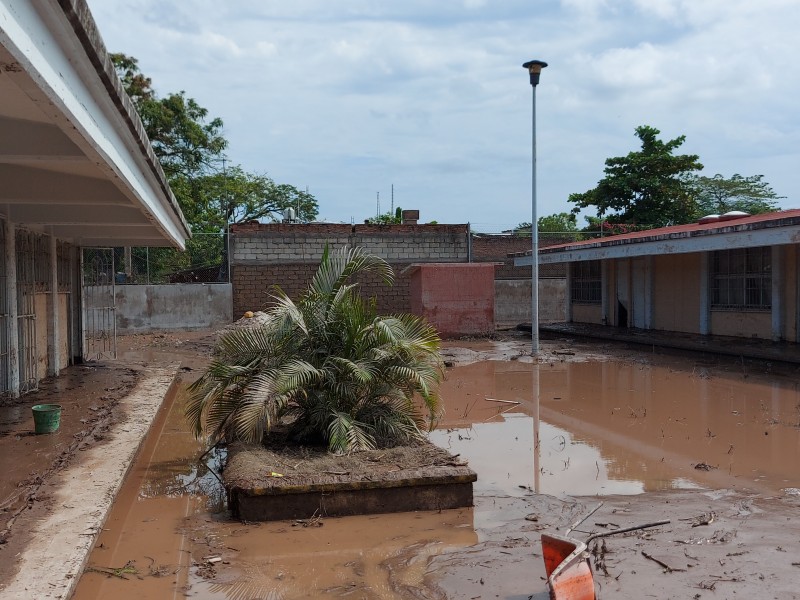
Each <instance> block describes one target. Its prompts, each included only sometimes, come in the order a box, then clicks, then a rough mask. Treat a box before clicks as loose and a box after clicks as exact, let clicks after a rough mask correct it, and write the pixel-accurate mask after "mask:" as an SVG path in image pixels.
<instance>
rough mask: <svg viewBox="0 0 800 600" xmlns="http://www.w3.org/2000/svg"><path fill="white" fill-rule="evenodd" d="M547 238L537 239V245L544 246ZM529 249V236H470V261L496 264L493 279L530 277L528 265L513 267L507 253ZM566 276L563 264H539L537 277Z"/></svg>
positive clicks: (512, 261) (511, 259) (512, 262)
mask: <svg viewBox="0 0 800 600" xmlns="http://www.w3.org/2000/svg"><path fill="white" fill-rule="evenodd" d="M549 241H552V240H549V239H548V238H546V237H542V238H540V239H539V245H540V247H541V246H546V245H547V244H548V242H549ZM530 249H531V238H530V236H529V237H525V236H519V235H486V234H475V235H473V236H472V261H473V262H494V263H502V264H498V266H497V267H496V269H495V275H494V278H495V279H530V278H531V268H530V267H515V266H514V259H513V258H509V256H508V255H509V254H514V253H518V252H528V251H530ZM561 277H566V267H565V266H564V265H563V264H555V265H540V266H539V278H540V279H550V278H561Z"/></svg>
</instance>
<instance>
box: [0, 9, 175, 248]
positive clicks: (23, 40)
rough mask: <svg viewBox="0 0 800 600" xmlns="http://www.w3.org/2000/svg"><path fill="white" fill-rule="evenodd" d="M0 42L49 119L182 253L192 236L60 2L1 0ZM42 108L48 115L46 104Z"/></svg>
mask: <svg viewBox="0 0 800 600" xmlns="http://www.w3.org/2000/svg"><path fill="white" fill-rule="evenodd" d="M43 15H47V16H48V19H45V18H44V17H43ZM56 28H57V29H56ZM0 43H1V44H2V45H3V46H5V48H6V50H7V51H8V52H9V53H11V54H12V55H13V56H14V57H15V59H16V60H17V61H18V62H19V64H20V66H22V67H23V68H24V70H25V71H26V73H27V75H28V77H30V79H31V80H32V81H33V82H34V85H35V86H36V87H37V88H38V89H39V90H41V92H42V93H43V94H44V96H45V97H46V99H47V101H48V102H49V103H50V104H52V105H53V107H54V108H55V109H56V110H54V111H52V114H49V116H50V117H52V118H53V119H54V121H55V122H56V123H57V124H59V125H60V126H61V127H62V130H64V132H65V133H67V135H70V134H71V133H72V132H73V131H76V132H77V134H78V135H72V136H71V137H72V138H73V141H75V142H76V143H77V144H78V145H79V146H80V147H81V148H82V149H84V150H88V151H89V152H90V154H94V155H96V156H97V157H98V158H99V159H100V163H101V164H99V165H98V166H100V167H101V168H103V167H106V168H105V169H104V170H105V171H106V172H108V173H109V176H111V178H112V179H118V180H119V181H118V185H121V186H122V187H124V188H125V189H126V190H128V193H129V194H130V196H132V197H133V198H135V200H136V201H138V202H139V203H140V204H141V205H142V206H143V208H144V209H145V211H146V212H147V213H148V214H150V215H152V217H153V220H154V223H155V224H157V225H158V227H159V229H161V230H162V231H163V233H164V235H165V237H167V238H168V239H169V240H170V241H171V242H172V243H173V244H174V245H175V246H178V247H179V248H181V249H184V248H185V239H186V237H188V236H189V235H190V234H189V232H188V230H187V229H186V227H185V224H184V223H183V222H182V221H181V219H180V218H178V216H177V215H176V214H175V212H174V211H173V209H172V207H171V206H170V203H169V199H168V198H166V197H165V196H164V192H163V190H162V189H161V186H160V182H158V180H157V179H156V176H155V174H154V173H153V172H152V170H151V169H150V167H149V165H148V164H147V162H146V160H145V158H144V157H143V156H142V152H141V149H140V148H139V146H138V144H137V143H136V140H134V138H133V135H132V134H131V132H130V130H129V129H128V127H127V125H126V123H125V122H124V121H123V119H122V116H121V115H120V113H119V111H118V110H117V109H116V107H115V106H114V104H113V103H112V102H111V99H110V98H109V95H108V91H107V90H106V88H105V86H104V85H103V83H102V82H101V80H100V78H99V76H98V75H97V71H96V69H95V67H94V65H92V63H91V62H90V61H89V59H88V57H87V55H86V52H85V50H84V48H83V46H82V45H81V43H80V41H79V40H78V39H77V38H76V37H75V34H74V31H73V29H72V27H71V25H70V24H69V22H68V21H67V20H66V18H65V15H64V12H63V10H62V9H61V7H60V6H59V5H58V3H57V2H55V1H54V0H0ZM67 53H68V54H69V56H68V55H67ZM40 108H41V109H42V110H44V111H45V112H48V110H47V107H46V106H42V105H40ZM65 121H66V122H65ZM73 128H74V129H73ZM90 158H91V155H90Z"/></svg>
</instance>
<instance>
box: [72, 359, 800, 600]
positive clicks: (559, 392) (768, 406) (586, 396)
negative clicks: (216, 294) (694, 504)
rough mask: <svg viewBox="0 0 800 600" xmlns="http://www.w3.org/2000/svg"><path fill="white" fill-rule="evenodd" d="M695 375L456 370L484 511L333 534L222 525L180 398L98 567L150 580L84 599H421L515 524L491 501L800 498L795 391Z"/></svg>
mask: <svg viewBox="0 0 800 600" xmlns="http://www.w3.org/2000/svg"><path fill="white" fill-rule="evenodd" d="M687 362H688V361H686V360H685V359H684V362H683V363H681V364H678V363H679V361H677V359H675V360H672V359H665V361H664V363H663V364H659V365H647V364H640V363H636V362H630V363H625V362H612V361H609V362H583V363H580V362H576V363H554V364H543V365H540V366H539V368H536V365H532V364H531V363H522V362H515V361H510V362H491V361H490V362H481V363H476V364H473V365H469V366H465V367H457V368H453V369H450V370H448V374H447V380H446V381H445V382H444V384H443V386H442V390H441V391H442V396H443V398H445V403H446V414H445V415H444V418H443V419H442V421H441V423H440V429H439V430H437V431H435V432H433V433H432V435H431V437H432V439H433V441H434V442H435V443H437V444H439V445H441V446H443V447H445V448H448V449H449V450H450V451H452V452H453V453H457V454H460V455H461V457H463V458H466V459H468V460H469V463H470V466H471V467H472V468H473V469H474V470H475V471H477V473H478V481H477V483H476V484H475V488H474V489H475V497H476V507H475V508H474V509H465V510H452V511H443V512H441V513H436V512H428V513H401V514H393V515H374V516H365V517H345V518H340V519H326V520H325V521H324V527H307V528H304V527H301V526H293V525H292V523H290V522H279V523H267V524H249V525H245V526H243V525H242V524H240V523H234V522H231V521H229V520H228V517H227V515H226V514H225V513H221V514H218V515H214V514H213V512H214V511H215V510H218V509H219V506H220V504H219V503H220V502H221V501H222V500H223V499H224V494H223V492H222V490H221V487H220V486H219V485H218V482H217V481H216V478H215V477H214V476H213V475H212V474H211V472H210V471H209V469H208V467H209V466H211V467H213V468H215V469H216V468H218V462H219V461H220V460H221V457H219V456H216V457H215V456H212V457H210V458H209V461H210V462H209V463H208V464H206V465H200V466H199V467H198V466H196V465H197V458H198V457H199V456H200V455H201V452H202V449H201V448H200V446H199V444H198V443H197V442H196V441H195V440H194V439H193V438H192V436H191V434H189V433H188V431H187V428H186V426H185V424H184V421H183V417H182V411H181V408H180V407H181V401H180V398H179V399H177V400H176V401H175V403H174V404H173V406H172V407H171V409H170V411H169V414H168V415H161V416H160V417H159V420H158V421H157V427H154V434H153V435H151V436H150V438H148V441H147V443H146V444H145V447H144V449H143V452H142V455H141V456H140V458H139V461H138V462H137V465H136V467H135V468H134V470H133V471H132V473H131V476H129V478H128V479H127V480H126V482H125V485H124V486H123V490H122V492H121V494H120V496H119V498H118V499H117V501H116V502H115V504H114V507H113V511H112V514H111V516H110V518H109V521H108V523H107V525H106V529H105V530H104V531H103V532H102V533H101V535H100V536H99V539H98V544H97V546H96V548H95V551H94V552H93V553H92V555H91V557H90V559H89V564H90V565H97V566H112V567H117V566H120V565H124V564H126V562H127V561H134V563H135V565H136V567H137V569H138V572H139V574H140V576H141V579H133V578H131V579H129V580H120V579H118V578H114V577H106V576H103V575H101V574H98V573H93V572H87V573H84V575H83V576H82V578H81V580H80V582H79V585H78V587H77V591H76V593H75V596H74V598H76V599H77V600H87V599H94V598H110V597H114V598H117V599H118V600H124V599H126V598H136V599H137V600H138V599H140V598H146V597H153V598H165V597H181V596H189V597H194V598H203V599H217V598H219V599H225V600H243V599H246V598H256V597H257V598H274V599H278V598H280V599H281V600H289V599H292V598H302V597H318V598H323V597H340V596H346V597H358V598H389V599H394V598H397V599H400V598H407V597H420V596H419V593H418V588H419V587H420V586H422V585H423V583H424V580H425V578H426V577H430V576H431V573H429V572H428V565H429V559H430V557H431V556H434V555H436V554H440V553H445V552H447V551H448V549H451V548H463V547H467V546H470V545H474V544H475V543H476V542H477V541H478V539H479V535H478V533H476V531H478V532H480V531H481V529H482V528H486V527H492V526H502V525H503V524H504V521H503V518H504V515H503V513H502V511H500V510H495V509H493V508H492V505H493V502H492V500H491V497H492V496H524V495H526V494H532V493H534V492H537V491H538V492H542V493H547V494H553V495H563V494H570V495H595V494H599V495H604V494H636V493H641V492H645V491H650V490H663V489H670V488H691V487H697V486H703V487H731V486H738V487H740V488H750V489H757V490H758V491H765V490H766V491H769V492H777V491H778V490H779V489H781V488H785V487H790V486H793V487H797V481H798V476H800V470H798V467H797V464H796V460H795V457H796V456H797V453H798V450H800V422H799V421H800V397H799V396H798V391H797V385H796V384H795V383H794V381H791V380H789V379H788V378H787V379H780V378H770V377H769V376H767V375H758V374H753V373H742V372H739V371H736V369H735V368H733V367H731V368H730V369H729V370H726V368H724V367H720V366H718V365H700V366H697V365H695V366H694V367H692V364H691V363H690V362H688V364H689V367H688V368H687V367H686V366H685V365H686V364H687ZM673 363H674V364H673ZM679 367H681V368H679ZM681 369H682V370H681ZM537 389H538V393H536V390H537ZM537 397H538V399H539V401H538V402H537V401H536V398H537ZM696 465H701V466H703V465H705V467H706V468H707V469H708V470H703V469H696V468H695V466H696ZM208 555H212V556H213V555H219V556H220V557H221V558H220V560H221V561H223V562H222V563H221V565H225V566H224V567H222V566H221V565H220V568H219V571H218V573H217V574H216V576H215V577H214V578H212V579H208V578H203V577H202V576H201V573H200V571H201V570H202V569H204V568H208V561H207V558H208ZM228 562H230V564H227V563H228ZM206 575H208V573H206ZM415 590H416V591H415ZM532 591H533V592H535V590H532Z"/></svg>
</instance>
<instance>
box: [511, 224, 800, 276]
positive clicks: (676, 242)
mask: <svg viewBox="0 0 800 600" xmlns="http://www.w3.org/2000/svg"><path fill="white" fill-rule="evenodd" d="M798 242H800V225H790V226H784V227H764V228H761V229H750V228H744V229H741V230H739V231H729V232H725V233H715V234H705V235H697V236H692V237H681V238H676V239H664V240H653V241H647V242H624V241H621V242H620V243H616V244H611V245H608V244H607V242H600V243H598V245H597V246H593V247H589V248H580V247H576V248H573V249H565V250H562V251H559V252H548V253H540V254H539V264H543V265H547V264H555V263H567V262H580V261H584V260H602V259H608V258H635V257H637V256H655V255H661V254H689V253H692V252H711V251H713V250H731V249H734V248H756V247H759V246H777V245H784V244H797V243H798ZM531 264H532V261H531V257H530V256H521V257H518V258H515V259H514V266H515V267H525V266H530V265H531Z"/></svg>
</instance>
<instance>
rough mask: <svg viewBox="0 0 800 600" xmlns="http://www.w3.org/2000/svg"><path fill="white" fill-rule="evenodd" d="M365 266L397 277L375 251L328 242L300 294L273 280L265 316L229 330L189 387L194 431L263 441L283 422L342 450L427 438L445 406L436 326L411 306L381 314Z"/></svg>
mask: <svg viewBox="0 0 800 600" xmlns="http://www.w3.org/2000/svg"><path fill="white" fill-rule="evenodd" d="M366 272H373V273H376V274H377V275H379V276H380V277H381V278H382V279H383V280H384V281H385V282H386V283H387V284H391V283H392V281H393V277H394V274H393V272H392V268H391V267H390V266H389V265H388V264H387V263H386V262H385V261H384V260H383V259H381V258H379V257H377V256H373V255H370V254H368V253H366V252H364V251H363V250H361V249H360V248H354V249H351V250H347V249H344V248H343V249H341V250H337V251H334V252H329V251H328V249H327V248H326V249H325V252H324V254H323V257H322V262H321V264H320V266H319V269H318V270H317V273H316V274H315V276H314V278H313V279H312V281H311V283H310V284H309V287H308V290H307V291H306V292H305V294H303V296H302V297H301V298H300V299H299V301H298V302H297V303H295V302H293V301H292V300H291V299H290V298H289V297H288V296H287V295H286V294H285V293H283V291H281V290H280V288H276V293H275V295H274V296H273V298H274V300H275V304H274V306H273V307H272V308H271V309H270V310H269V311H268V312H267V319H266V322H265V323H264V324H263V325H262V326H259V327H255V328H248V329H236V330H233V331H231V332H229V333H226V334H225V335H224V336H223V337H222V338H221V339H220V341H219V344H218V347H217V353H216V357H215V360H214V361H213V362H212V363H211V365H210V366H209V367H208V369H207V370H206V372H205V373H204V374H203V376H202V377H201V378H200V379H198V380H197V382H195V383H194V384H193V385H192V386H191V387H190V388H189V400H188V404H187V407H186V416H187V418H188V420H189V422H190V424H191V426H192V428H193V429H194V432H195V435H197V436H198V437H200V436H203V435H207V436H208V437H209V441H210V442H211V443H216V442H218V441H220V440H223V439H225V440H228V441H231V440H234V439H240V440H244V441H248V442H259V441H262V440H263V439H264V436H265V435H266V436H268V435H269V434H270V432H271V431H272V430H273V428H274V427H275V426H276V425H278V424H279V423H284V424H288V425H289V428H290V434H291V435H292V436H293V437H294V438H295V439H298V440H299V441H302V442H305V443H324V444H326V445H327V447H328V449H329V451H331V452H335V453H344V452H351V451H355V450H362V449H371V448H375V447H377V446H379V445H386V444H394V443H403V442H408V441H411V440H415V439H419V438H421V437H422V428H423V426H424V425H425V424H426V422H427V424H428V425H429V426H432V425H433V423H434V422H435V420H436V419H437V418H438V416H439V413H440V403H439V396H438V384H439V381H440V379H441V375H442V360H441V358H440V355H439V335H438V333H437V332H436V330H435V329H433V328H432V327H431V326H429V325H428V324H427V323H426V322H425V321H424V320H423V319H420V318H418V317H416V316H413V315H406V314H401V315H396V316H379V315H378V314H377V310H376V305H375V300H374V299H370V300H365V299H363V298H362V297H361V296H360V295H359V294H358V284H357V283H353V282H352V278H353V277H354V276H355V275H357V274H359V273H366ZM416 398H419V399H421V402H419V401H417V400H416ZM423 412H426V413H427V414H423Z"/></svg>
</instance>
